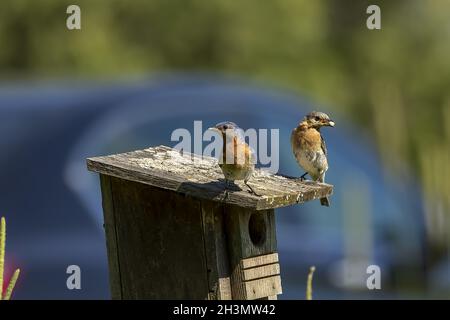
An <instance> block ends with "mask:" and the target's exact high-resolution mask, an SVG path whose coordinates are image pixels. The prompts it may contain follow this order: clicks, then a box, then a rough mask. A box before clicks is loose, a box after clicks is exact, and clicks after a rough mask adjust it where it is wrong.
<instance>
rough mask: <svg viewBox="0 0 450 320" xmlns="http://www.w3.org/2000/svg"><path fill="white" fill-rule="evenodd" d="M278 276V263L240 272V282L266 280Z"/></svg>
mask: <svg viewBox="0 0 450 320" xmlns="http://www.w3.org/2000/svg"><path fill="white" fill-rule="evenodd" d="M279 274H280V265H279V264H278V263H274V264H268V265H264V266H259V267H254V268H250V269H243V270H242V280H244V281H249V280H255V279H258V278H266V277H269V276H276V275H279Z"/></svg>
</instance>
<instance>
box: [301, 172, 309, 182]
mask: <svg viewBox="0 0 450 320" xmlns="http://www.w3.org/2000/svg"><path fill="white" fill-rule="evenodd" d="M307 174H308V172H305V173H304V174H303V175H302V176H301V177H300V181H305V180H306V178H305V177H306V175H307Z"/></svg>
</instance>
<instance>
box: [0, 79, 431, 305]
mask: <svg viewBox="0 0 450 320" xmlns="http://www.w3.org/2000/svg"><path fill="white" fill-rule="evenodd" d="M312 109H313V107H312V104H311V103H310V102H309V101H307V100H305V99H302V98H300V97H298V96H296V95H294V94H292V93H290V92H282V91H279V90H278V91H275V90H271V89H269V88H266V87H259V86H256V85H255V84H251V83H248V82H245V81H243V80H241V79H230V78H218V77H217V76H209V75H173V76H167V75H161V76H159V77H156V78H154V79H150V80H146V81H139V82H126V83H112V84H98V83H73V82H68V83H58V84H45V85H38V86H35V85H33V84H24V85H17V84H16V85H14V86H5V85H3V87H2V88H1V89H0V119H1V120H2V122H1V126H0V150H2V152H1V154H0V164H1V166H0V168H1V169H0V213H1V214H2V215H4V216H6V218H7V223H8V227H7V229H8V239H7V272H8V277H9V275H10V274H11V272H12V268H13V267H20V268H21V269H22V274H21V278H20V279H19V282H18V285H17V289H16V292H15V296H14V298H16V299H108V298H109V297H110V294H109V287H108V269H107V258H106V247H105V239H104V232H103V228H102V223H103V217H102V208H101V195H100V187H99V179H98V176H97V175H96V174H94V173H91V172H88V171H87V169H86V164H85V159H86V158H87V157H90V156H98V155H106V154H112V153H119V152H126V151H131V150H135V149H141V148H146V147H149V146H155V145H160V144H164V145H169V146H174V145H175V144H176V142H172V141H170V137H171V133H172V131H173V130H174V129H176V128H186V129H190V130H192V128H193V122H194V121H195V120H202V121H203V123H204V130H206V126H210V125H213V124H215V123H217V122H220V121H224V120H230V121H234V122H236V123H238V124H239V125H240V126H241V127H242V128H250V127H251V128H256V129H258V128H266V129H279V130H280V163H281V165H280V170H279V172H280V173H282V174H286V175H290V176H300V175H301V174H303V172H302V171H301V170H300V168H299V167H298V165H297V163H296V162H295V159H294V157H293V156H292V153H291V149H290V143H289V137H290V133H291V130H292V128H294V127H295V126H296V125H297V123H298V121H299V120H300V119H301V118H302V117H303V116H304V114H306V113H307V112H309V111H311V110H312ZM318 109H320V110H321V111H325V112H327V113H329V114H330V115H331V116H332V118H333V119H334V120H335V122H336V127H335V128H333V129H330V130H324V131H323V135H324V136H325V138H326V141H327V146H328V149H329V162H330V169H329V171H328V173H327V182H329V183H331V184H333V185H334V195H333V196H332V197H331V207H329V208H325V207H321V206H320V204H319V203H318V201H314V202H310V203H307V204H305V205H298V206H291V207H288V208H281V209H278V210H276V223H277V237H278V249H279V255H280V261H281V272H282V281H283V291H284V293H283V295H281V296H280V298H284V299H304V297H305V294H304V293H305V287H306V277H307V273H308V270H309V267H310V266H311V265H315V266H316V270H317V271H316V274H315V278H314V297H315V298H318V299H331V298H336V299H342V298H408V297H411V294H410V293H409V291H407V290H408V287H410V286H413V287H414V286H416V287H418V288H419V291H417V292H418V293H416V294H418V295H419V296H420V295H421V291H420V288H421V286H422V284H423V281H424V276H425V275H424V269H423V263H424V249H423V246H424V241H425V238H424V221H423V217H424V214H423V209H422V203H421V202H422V200H421V193H420V190H419V188H418V186H417V184H416V182H415V181H414V179H413V178H414V177H411V179H410V180H404V181H393V180H390V179H387V178H386V174H385V172H384V171H383V168H382V167H381V164H380V162H379V160H378V155H377V152H376V149H375V147H374V146H373V145H372V143H371V141H370V140H369V139H368V138H366V137H364V136H363V135H361V134H356V133H357V128H355V127H353V126H352V124H351V123H349V122H347V121H346V120H345V118H342V117H340V115H339V114H335V112H333V109H331V108H327V107H320V108H318ZM72 264H75V265H79V266H80V268H81V270H82V289H81V290H68V289H67V287H66V279H67V277H68V274H66V268H67V266H69V265H72ZM371 264H376V265H378V266H380V268H381V271H382V282H383V290H381V291H377V290H374V291H369V290H368V289H367V288H366V278H367V276H368V275H367V274H366V268H367V266H369V265H371ZM405 277H406V279H407V281H411V283H408V285H405V282H404V281H403V280H402V279H405ZM408 279H410V280H408Z"/></svg>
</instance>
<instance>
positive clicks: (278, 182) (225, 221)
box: [87, 146, 332, 300]
mask: <svg viewBox="0 0 450 320" xmlns="http://www.w3.org/2000/svg"><path fill="white" fill-rule="evenodd" d="M87 166H88V168H89V170H91V171H94V172H97V173H99V174H100V184H101V190H102V201H103V213H104V219H105V232H106V243H107V249H108V262H109V273H110V286H111V293H112V298H113V299H221V300H225V299H241V300H246V299H260V298H263V299H276V297H277V295H279V294H281V293H282V288H281V277H280V264H279V260H278V254H277V241H276V232H275V211H274V209H275V208H279V207H283V206H288V205H293V204H299V203H303V202H306V201H310V200H313V199H318V198H320V197H324V196H328V195H330V194H331V193H332V186H331V185H328V184H318V183H312V182H301V181H300V180H299V179H294V178H289V177H283V176H279V175H272V174H269V173H267V172H266V171H262V170H256V172H255V173H254V177H253V178H252V179H251V180H250V181H249V184H250V185H251V186H252V188H253V189H254V190H255V191H256V192H257V193H258V194H259V195H260V196H256V195H254V194H250V193H249V192H248V188H247V187H246V186H245V185H244V184H242V185H241V184H239V182H237V183H236V184H237V186H236V188H234V189H232V190H230V191H229V192H228V196H224V195H225V192H224V191H225V184H224V182H223V175H222V172H221V170H220V168H219V167H218V165H217V161H216V159H214V158H201V157H199V156H196V155H192V154H183V155H182V154H181V153H180V152H179V151H177V150H174V149H171V148H169V147H165V146H158V147H154V148H148V149H145V150H138V151H134V152H128V153H123V154H116V155H110V156H105V157H95V158H89V159H87ZM239 187H241V189H242V190H239Z"/></svg>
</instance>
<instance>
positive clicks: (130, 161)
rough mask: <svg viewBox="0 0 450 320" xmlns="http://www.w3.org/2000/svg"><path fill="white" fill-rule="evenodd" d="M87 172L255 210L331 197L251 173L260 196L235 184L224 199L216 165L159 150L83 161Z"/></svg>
mask: <svg viewBox="0 0 450 320" xmlns="http://www.w3.org/2000/svg"><path fill="white" fill-rule="evenodd" d="M87 166H88V169H89V170H91V171H95V172H98V173H101V174H105V175H110V176H114V177H118V178H122V179H125V180H131V181H136V182H140V183H144V184H149V185H152V186H155V187H158V188H163V189H168V190H172V191H176V192H178V193H183V194H186V195H190V196H193V197H195V198H201V199H207V200H213V201H218V202H224V203H227V204H234V205H237V206H240V207H247V208H254V209H257V210H264V209H273V208H278V207H283V206H288V205H292V204H295V203H303V202H306V201H310V200H314V199H319V198H321V197H324V196H329V195H331V194H332V191H333V187H332V186H331V185H329V184H323V183H315V182H308V181H306V182H305V181H304V182H302V181H300V179H296V178H292V177H287V176H281V175H273V174H269V173H267V172H266V171H263V170H259V169H257V170H255V173H254V175H253V177H252V178H251V179H250V181H249V184H250V185H251V186H252V188H253V189H254V190H255V191H256V192H257V193H258V194H259V195H261V196H255V195H253V194H250V193H249V192H248V190H247V189H248V188H247V187H246V186H245V185H244V184H243V183H241V182H236V190H233V191H231V192H229V194H228V197H226V198H225V196H224V195H225V184H224V182H223V174H222V172H221V170H220V168H219V166H218V164H217V160H216V159H214V158H210V157H204V158H201V157H200V156H197V155H193V154H187V153H185V154H184V155H182V154H180V152H178V151H177V150H174V149H172V148H169V147H165V146H158V147H154V148H148V149H144V150H138V151H133V152H127V153H122V154H116V155H110V156H105V157H95V158H89V159H87ZM239 188H240V190H239Z"/></svg>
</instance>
